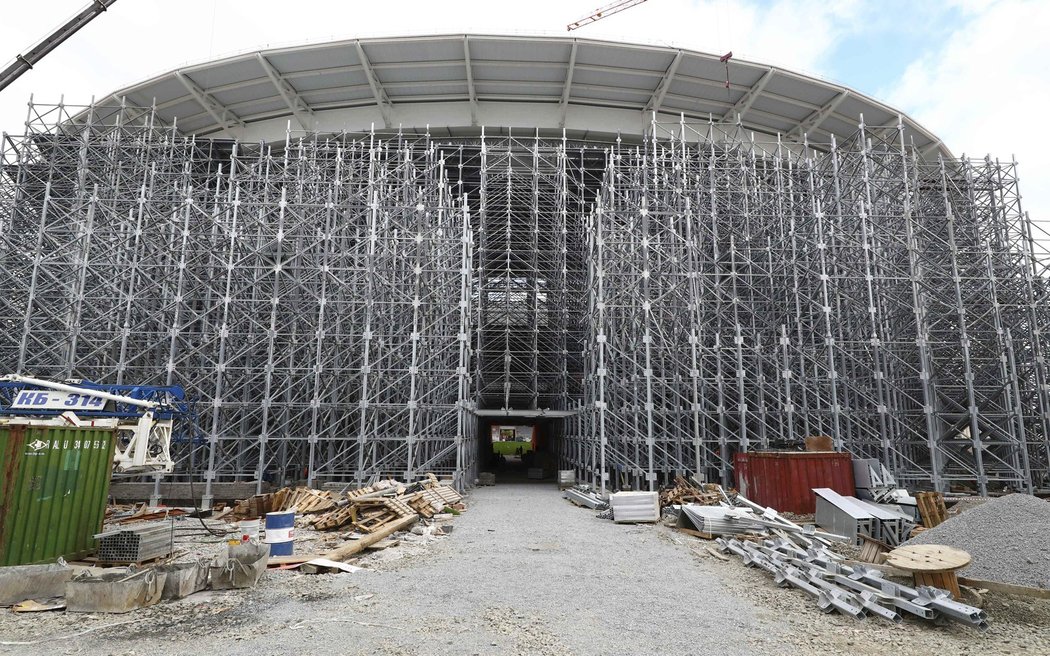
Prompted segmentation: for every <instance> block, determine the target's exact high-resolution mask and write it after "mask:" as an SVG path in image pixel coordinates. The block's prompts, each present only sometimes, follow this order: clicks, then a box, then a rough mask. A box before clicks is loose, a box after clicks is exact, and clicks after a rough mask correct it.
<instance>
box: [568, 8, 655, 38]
mask: <svg viewBox="0 0 1050 656" xmlns="http://www.w3.org/2000/svg"><path fill="white" fill-rule="evenodd" d="M645 1H646V0H619V1H618V2H614V3H612V4H609V5H605V6H604V7H601V8H600V9H595V10H594V11H593V12H592V13H591V14H590V15H588V16H584V17H583V18H581V19H580V20H578V21H576V22H574V23H569V24H568V25H567V26H566V27H567V28H568V30H569V31H570V32H571V31H573V30H576V29H579V28H581V27H583V26H584V25H590V24H591V23H595V22H597V21H600V20H601V19H603V18H605V17H607V16H612V15H613V14H618V13H620V12H621V11H623V10H624V9H630V8H631V7H633V6H635V5H640V4H642V3H643V2H645Z"/></svg>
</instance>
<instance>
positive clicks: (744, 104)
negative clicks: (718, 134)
mask: <svg viewBox="0 0 1050 656" xmlns="http://www.w3.org/2000/svg"><path fill="white" fill-rule="evenodd" d="M774 73H775V71H774V70H773V69H772V68H768V69H766V72H765V73H764V74H763V75H762V77H760V78H758V81H757V82H755V83H754V84H752V85H751V88H750V89H748V90H747V93H745V94H744V95H743V96H741V97H740V100H738V101H736V104H735V105H733V106H732V107H730V108H729V109H727V110H726V113H725V114H722V119H721V122H722V123H732V122H734V121H735V120H736V118H737V117H738V116H739V117H740V118H741V119H743V117H744V114H747V112H748V110H749V109H751V106H752V105H754V104H755V101H756V100H758V97H759V96H761V95H762V91H763V90H764V89H765V88H766V85H767V84H769V81H770V80H772V79H773V75H774Z"/></svg>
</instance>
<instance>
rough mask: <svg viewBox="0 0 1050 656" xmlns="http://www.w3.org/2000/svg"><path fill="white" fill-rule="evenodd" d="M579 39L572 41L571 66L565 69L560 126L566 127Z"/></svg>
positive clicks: (560, 107)
mask: <svg viewBox="0 0 1050 656" xmlns="http://www.w3.org/2000/svg"><path fill="white" fill-rule="evenodd" d="M578 45H579V43H578V42H577V41H575V40H574V41H573V42H572V50H571V51H570V52H569V67H568V69H567V70H566V71H565V86H564V87H562V90H561V102H560V103H559V104H558V108H559V112H560V114H561V119H560V123H559V127H565V118H566V116H567V115H568V113H569V96H571V95H572V74H573V71H575V70H576V48H577V46H578Z"/></svg>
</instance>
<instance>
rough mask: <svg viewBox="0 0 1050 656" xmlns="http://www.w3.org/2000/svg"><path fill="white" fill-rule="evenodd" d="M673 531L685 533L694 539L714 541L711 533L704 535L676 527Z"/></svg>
mask: <svg viewBox="0 0 1050 656" xmlns="http://www.w3.org/2000/svg"><path fill="white" fill-rule="evenodd" d="M675 530H677V531H678V532H679V533H685V534H686V535H691V536H693V537H694V538H702V539H704V540H714V539H715V536H714V535H713V534H711V533H705V532H704V531H697V530H694V529H691V528H684V527H678V528H676V529H675Z"/></svg>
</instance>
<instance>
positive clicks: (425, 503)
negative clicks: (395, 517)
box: [405, 483, 463, 519]
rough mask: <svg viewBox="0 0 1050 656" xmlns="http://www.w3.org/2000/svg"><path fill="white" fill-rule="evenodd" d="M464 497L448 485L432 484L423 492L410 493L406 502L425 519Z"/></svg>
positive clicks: (454, 504)
mask: <svg viewBox="0 0 1050 656" xmlns="http://www.w3.org/2000/svg"><path fill="white" fill-rule="evenodd" d="M462 500H463V497H462V496H460V494H459V492H456V490H455V488H452V487H450V486H448V485H438V484H436V483H435V484H430V486H429V487H426V488H425V489H424V490H422V491H421V492H417V493H415V494H412V495H408V496H407V498H406V501H405V502H406V503H407V504H408V505H409V506H410V507H411V508H412V509H413V510H415V511H416V512H417V513H419V516H420V517H423V518H424V519H430V518H431V517H433V516H434V515H436V514H437V513H439V512H441V511H443V510H444V509H445V508H447V507H450V506H452V507H454V506H456V504H458V503H459V502H460V501H462Z"/></svg>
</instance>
